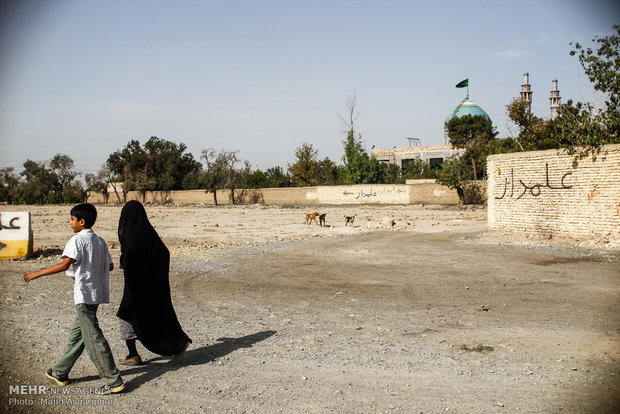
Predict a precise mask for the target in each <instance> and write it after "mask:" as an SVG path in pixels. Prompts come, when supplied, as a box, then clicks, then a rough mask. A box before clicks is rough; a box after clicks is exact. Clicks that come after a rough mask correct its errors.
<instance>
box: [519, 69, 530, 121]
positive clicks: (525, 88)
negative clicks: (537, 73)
mask: <svg viewBox="0 0 620 414" xmlns="http://www.w3.org/2000/svg"><path fill="white" fill-rule="evenodd" d="M531 86H532V85H530V74H529V73H527V72H526V73H524V74H523V85H521V99H522V100H524V101H525V104H526V106H525V111H526V112H527V113H528V114H531V113H532V89H531Z"/></svg>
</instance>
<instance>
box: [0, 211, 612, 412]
mask: <svg viewBox="0 0 620 414" xmlns="http://www.w3.org/2000/svg"><path fill="white" fill-rule="evenodd" d="M3 208H5V210H6V206H3ZM332 209H333V210H329V211H330V213H331V215H332V216H334V217H335V216H336V215H340V214H339V212H338V211H337V209H336V208H335V207H332ZM325 210H327V209H325ZM343 210H345V209H344V208H343ZM67 211H68V208H65V207H64V206H60V207H59V206H55V207H47V208H42V209H41V210H37V213H36V214H35V213H34V211H33V227H34V228H35V233H37V232H38V233H39V240H42V241H43V242H42V244H40V245H39V246H41V247H40V248H45V249H47V254H51V255H50V256H47V255H42V256H39V257H38V258H36V259H31V260H27V261H8V262H3V263H0V281H1V282H2V286H3V288H2V290H0V328H1V331H2V334H0V363H1V367H0V382H1V384H2V385H1V386H0V389H1V390H2V393H3V394H2V397H0V398H2V402H1V403H0V407H2V410H0V411H3V412H16V413H31V412H63V413H64V412H86V413H89V412H99V411H101V408H99V407H93V406H92V405H86V404H99V405H107V406H108V409H107V410H106V411H113V412H116V413H133V412H153V413H204V412H217V413H274V412H283V413H298V412H304V413H308V412H309V413H326V412H338V413H340V412H355V413H412V412H415V413H420V412H422V413H439V412H442V413H445V412H453V413H517V412H519V413H571V412H574V413H595V412H596V413H612V412H617V407H619V406H620V398H619V396H620V378H619V376H618V375H619V374H620V369H619V368H620V346H619V344H620V343H619V341H618V339H619V334H620V312H618V310H619V309H618V305H619V300H618V297H619V296H618V295H619V294H620V285H619V283H618V278H619V275H620V272H619V270H620V266H619V263H620V254H619V253H618V252H617V251H616V250H615V249H610V248H604V247H596V246H594V247H587V246H575V245H564V244H545V245H542V244H533V243H515V242H511V241H506V240H498V239H496V238H491V237H490V236H489V235H487V234H486V233H485V225H486V223H485V221H484V215H485V212H484V211H480V210H458V209H447V210H446V209H439V208H433V207H425V208H422V207H420V206H418V207H417V208H416V207H404V208H403V207H394V208H391V209H387V208H382V207H377V208H376V209H374V210H373V208H372V207H364V209H363V210H362V209H360V210H358V213H359V215H358V219H359V218H360V217H362V218H363V219H362V220H359V221H356V226H354V227H348V226H347V227H345V226H344V224H340V223H336V224H332V226H333V227H332V228H320V227H318V226H314V225H311V226H306V225H305V224H303V218H302V219H301V222H295V223H290V221H291V218H292V217H295V218H297V217H298V216H300V215H301V213H302V210H301V209H295V208H246V209H235V208H234V207H228V208H226V209H224V208H222V209H201V208H199V207H194V208H192V207H156V206H151V207H147V211H148V212H149V215H150V216H152V217H154V219H153V222H154V225H155V227H156V228H157V229H158V231H159V232H160V234H161V235H162V237H163V238H164V240H165V241H166V243H167V244H168V246H169V247H170V249H171V251H173V258H172V264H171V288H172V292H173V300H174V303H175V308H176V310H177V314H178V316H179V319H180V321H181V323H182V325H183V326H184V328H185V330H186V331H187V333H188V334H189V335H190V337H191V338H192V339H193V341H194V342H193V344H192V346H191V347H190V349H189V350H188V352H187V354H186V357H185V359H184V361H183V362H182V363H180V364H173V363H171V362H170V361H169V358H164V357H159V356H157V355H153V354H151V353H149V352H148V351H146V350H145V349H144V348H142V347H141V346H139V351H140V352H141V354H142V357H143V359H145V360H146V361H147V362H146V363H145V364H144V365H141V366H136V367H128V368H126V367H124V368H122V374H123V378H124V380H125V381H126V384H127V391H126V392H125V393H123V394H121V395H114V396H97V395H92V394H88V392H89V391H92V389H93V388H94V387H97V386H99V385H100V380H99V379H98V377H97V375H96V372H95V370H94V368H93V367H92V364H91V362H90V361H89V360H88V358H87V357H86V355H84V356H83V357H82V358H80V360H79V361H78V363H77V364H76V366H75V367H74V370H73V371H72V372H71V378H72V379H73V381H74V382H73V383H72V384H71V385H70V387H67V388H66V389H57V388H56V387H54V386H52V385H53V384H51V383H50V382H49V381H48V380H46V379H45V377H44V374H43V373H44V371H45V369H46V368H48V367H49V366H51V364H52V363H53V362H54V361H55V359H56V358H57V357H58V356H59V354H60V352H61V351H62V347H63V346H64V343H65V340H66V335H67V329H68V327H69V326H70V324H71V322H72V320H73V317H74V314H73V310H72V307H73V304H72V300H71V298H72V291H71V281H70V279H68V278H66V277H65V276H63V275H55V276H49V277H45V278H42V279H39V280H36V281H34V282H32V283H31V284H29V285H26V284H25V283H24V282H23V281H22V280H21V275H22V274H23V272H24V271H26V270H32V269H34V268H40V267H44V266H48V265H50V264H54V263H56V262H57V261H58V256H57V255H55V254H58V252H57V251H56V250H57V249H58V248H61V247H62V245H64V242H65V241H66V239H67V238H68V237H69V236H70V233H69V229H68V225H67V224H66V222H67V221H68V220H67V217H65V215H66V214H67ZM119 211H120V210H119V209H114V208H101V209H100V222H98V224H97V225H96V226H95V227H96V228H95V230H96V231H97V226H99V228H100V231H99V232H98V233H99V234H102V235H104V237H106V239H107V240H108V241H109V242H110V244H113V241H114V230H115V229H114V226H115V220H118V212H119ZM346 211H347V212H348V211H350V210H346ZM360 211H361V212H360ZM341 212H344V211H341ZM241 213H244V214H241ZM328 214H329V213H328ZM244 216H245V217H247V216H252V219H251V221H252V222H254V221H255V227H256V230H255V231H254V230H253V229H252V226H249V225H245V224H244V223H247V222H248V221H250V220H244ZM328 217H329V215H328ZM366 217H370V218H371V219H370V220H367V219H366ZM384 217H389V218H392V217H393V218H395V219H396V220H395V221H396V224H395V226H393V227H392V226H383V225H382V224H381V223H382V221H383V218H384ZM236 220H239V221H238V223H235V221H236ZM407 220H409V224H406V223H407ZM297 221H300V220H297ZM278 222H280V223H288V224H286V225H282V226H279V225H278V224H277V223H278ZM180 223H202V224H201V226H203V227H199V228H194V227H193V226H186V227H185V229H184V231H179V230H178V228H179V227H180ZM239 223H242V224H244V225H243V226H238V225H235V224H239ZM259 223H263V224H259ZM215 224H218V226H217V227H219V228H220V229H222V231H221V237H222V241H218V240H217V239H208V240H207V239H205V236H204V234H205V233H206V232H205V231H204V230H205V228H212V227H213V228H215V227H216V226H215ZM50 225H52V227H54V226H65V228H64V230H65V231H64V232H62V231H58V235H52V234H49V233H44V231H43V230H41V229H42V228H44V227H47V226H50ZM270 226H271V230H269V227H270ZM239 227H242V228H243V231H241V232H239V233H238V234H233V229H234V231H235V233H236V232H238V231H239ZM54 228H55V227H54ZM61 230H62V229H61ZM55 231H56V229H55V230H54V232H55ZM54 234H56V233H54ZM276 235H277V236H278V238H277V239H276V238H275V236H276ZM35 237H36V236H35ZM209 237H211V236H209ZM55 249H56V250H55ZM112 253H113V257H114V258H115V260H117V257H118V248H117V247H116V246H115V247H114V248H113V249H112ZM111 289H112V303H111V304H109V305H104V306H101V308H100V311H99V319H100V324H101V326H102V329H103V331H104V333H105V334H106V337H107V338H108V340H109V342H110V344H111V346H112V349H113V352H114V354H115V356H116V357H117V358H119V357H123V356H124V351H125V350H124V345H123V343H122V342H121V341H120V339H119V337H118V325H117V320H116V317H115V312H116V307H117V306H118V301H119V300H120V296H121V292H122V275H121V273H120V272H119V271H118V270H115V271H114V272H113V274H112V287H111ZM19 385H26V386H28V387H31V386H35V387H37V388H38V386H45V391H46V394H44V395H35V394H32V393H29V394H17V393H16V390H17V389H18V386H19ZM63 390H66V391H68V392H71V393H73V394H71V395H55V394H53V393H54V392H62V391H63ZM11 399H15V401H14V402H13V403H11V402H10V400H11ZM30 401H32V403H33V405H32V406H24V405H17V404H19V403H22V404H26V403H29V402H30ZM54 403H55V404H63V405H62V406H52V405H50V404H54ZM69 404H79V405H69Z"/></svg>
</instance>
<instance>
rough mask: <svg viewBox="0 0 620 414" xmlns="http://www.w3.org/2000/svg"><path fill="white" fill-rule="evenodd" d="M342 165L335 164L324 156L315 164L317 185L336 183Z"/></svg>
mask: <svg viewBox="0 0 620 414" xmlns="http://www.w3.org/2000/svg"><path fill="white" fill-rule="evenodd" d="M341 173H342V167H341V166H338V165H336V163H335V162H333V161H332V160H330V159H329V158H327V157H326V158H324V159H323V160H321V161H319V162H318V164H317V180H318V184H319V185H337V184H338V180H339V178H340V175H341Z"/></svg>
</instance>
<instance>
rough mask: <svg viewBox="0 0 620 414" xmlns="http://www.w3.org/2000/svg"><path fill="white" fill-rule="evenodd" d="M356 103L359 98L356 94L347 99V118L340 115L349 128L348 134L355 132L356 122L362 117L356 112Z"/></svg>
mask: <svg viewBox="0 0 620 414" xmlns="http://www.w3.org/2000/svg"><path fill="white" fill-rule="evenodd" d="M356 101H357V96H356V95H355V94H353V96H352V97H349V98H348V99H347V114H346V116H347V118H345V117H343V116H342V115H340V114H338V116H339V117H340V119H341V120H342V122H343V123H344V124H345V125H346V126H347V132H350V131H355V121H357V117H358V116H359V115H360V113H359V111H357V112H356V111H355V104H356Z"/></svg>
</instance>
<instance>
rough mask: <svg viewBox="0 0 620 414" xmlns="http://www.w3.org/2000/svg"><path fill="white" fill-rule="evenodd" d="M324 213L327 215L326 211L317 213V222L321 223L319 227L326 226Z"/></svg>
mask: <svg viewBox="0 0 620 414" xmlns="http://www.w3.org/2000/svg"><path fill="white" fill-rule="evenodd" d="M326 215H327V213H323V214H319V224H320V225H321V227H323V226H326V224H325V216H326Z"/></svg>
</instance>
